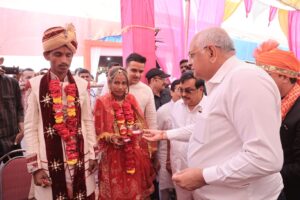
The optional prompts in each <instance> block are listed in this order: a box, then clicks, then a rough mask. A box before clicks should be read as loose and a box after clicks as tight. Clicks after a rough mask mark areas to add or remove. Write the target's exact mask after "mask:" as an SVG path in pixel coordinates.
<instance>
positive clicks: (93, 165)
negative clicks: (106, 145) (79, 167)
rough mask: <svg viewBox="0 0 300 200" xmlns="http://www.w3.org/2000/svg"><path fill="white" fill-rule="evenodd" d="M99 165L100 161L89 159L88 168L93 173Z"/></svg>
mask: <svg viewBox="0 0 300 200" xmlns="http://www.w3.org/2000/svg"><path fill="white" fill-rule="evenodd" d="M97 166H98V163H97V161H96V160H92V159H90V160H89V169H88V170H89V172H90V173H91V174H92V173H94V172H95V171H96V169H97Z"/></svg>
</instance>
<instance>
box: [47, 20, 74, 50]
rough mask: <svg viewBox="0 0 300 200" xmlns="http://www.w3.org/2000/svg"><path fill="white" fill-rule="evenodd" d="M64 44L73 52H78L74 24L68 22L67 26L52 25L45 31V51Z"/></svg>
mask: <svg viewBox="0 0 300 200" xmlns="http://www.w3.org/2000/svg"><path fill="white" fill-rule="evenodd" d="M62 46H67V47H68V48H69V49H70V50H71V51H72V52H73V53H76V50H77V40H76V32H75V27H74V26H73V24H67V26H66V28H63V27H60V26H58V27H52V28H49V29H47V30H46V31H45V32H44V35H43V48H44V52H47V51H52V50H54V49H57V48H59V47H62Z"/></svg>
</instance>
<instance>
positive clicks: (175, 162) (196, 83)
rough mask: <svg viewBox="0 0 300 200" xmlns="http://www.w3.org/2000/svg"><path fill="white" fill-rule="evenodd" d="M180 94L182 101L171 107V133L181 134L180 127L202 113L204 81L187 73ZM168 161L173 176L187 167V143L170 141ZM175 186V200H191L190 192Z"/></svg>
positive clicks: (192, 122) (188, 123)
mask: <svg viewBox="0 0 300 200" xmlns="http://www.w3.org/2000/svg"><path fill="white" fill-rule="evenodd" d="M180 83H181V86H180V92H181V97H182V99H180V100H178V101H177V102H176V103H175V104H174V105H173V107H172V111H171V119H172V128H173V129H174V130H173V131H175V132H176V131H178V134H181V129H180V128H182V127H186V126H189V125H192V124H195V123H196V122H197V121H196V120H197V116H198V115H200V114H201V112H202V107H201V104H202V99H203V94H204V93H205V92H204V91H205V86H204V81H203V80H201V79H196V78H195V76H194V75H193V72H192V71H187V72H185V73H183V74H182V76H181V77H180ZM170 143H171V150H170V161H171V167H172V172H173V174H174V173H176V172H179V171H181V170H183V169H185V168H187V167H188V165H187V151H188V141H179V140H171V141H170ZM174 185H175V189H176V194H177V199H185V200H193V196H192V192H191V191H187V190H184V189H182V188H180V187H179V186H177V185H176V184H174Z"/></svg>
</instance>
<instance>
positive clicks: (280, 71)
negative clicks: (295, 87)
mask: <svg viewBox="0 0 300 200" xmlns="http://www.w3.org/2000/svg"><path fill="white" fill-rule="evenodd" d="M257 66H259V67H261V68H262V69H264V70H266V71H268V72H275V73H278V74H282V75H286V76H287V77H290V78H299V73H298V72H296V71H292V70H288V69H282V68H279V67H276V66H274V65H259V64H258V65H257Z"/></svg>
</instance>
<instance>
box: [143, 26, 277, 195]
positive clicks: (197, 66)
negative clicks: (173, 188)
mask: <svg viewBox="0 0 300 200" xmlns="http://www.w3.org/2000/svg"><path fill="white" fill-rule="evenodd" d="M189 55H190V61H191V63H192V64H193V68H194V73H195V76H196V77H198V78H202V79H204V80H206V81H207V82H206V89H207V93H208V97H207V99H206V100H205V103H204V104H203V111H202V114H201V115H200V116H199V117H198V119H197V123H196V124H195V127H194V131H192V134H190V131H183V132H181V136H180V137H181V139H183V136H182V134H183V133H186V135H185V139H187V138H189V135H191V137H190V141H189V148H188V166H189V168H187V169H185V170H182V171H181V172H178V173H176V174H175V175H173V177H172V178H173V180H174V181H175V182H176V184H177V185H178V186H180V187H182V188H184V189H186V190H191V191H194V192H193V196H194V198H195V199H197V200H198V199H199V200H202V199H210V200H220V199H222V200H232V199H234V200H235V199H238V200H239V199H241V200H275V199H277V198H278V196H279V193H280V191H281V190H282V188H283V184H282V178H281V176H280V173H279V171H280V170H281V168H282V164H283V152H282V147H281V143H280V138H279V135H280V134H279V130H280V124H281V116H280V100H281V99H280V94H279V91H278V89H277V87H276V85H275V83H274V81H273V80H272V79H271V78H270V76H269V75H268V74H267V73H265V72H264V71H263V70H261V69H259V68H257V67H256V66H253V65H250V64H246V63H244V62H241V61H240V60H238V59H237V58H236V56H235V50H234V46H233V42H232V40H231V39H230V37H229V36H228V34H227V33H226V32H225V31H224V30H223V29H221V28H209V29H206V30H204V31H201V32H200V33H198V34H197V35H196V36H195V37H194V38H193V40H192V42H191V45H190V52H189ZM185 130H191V129H185ZM145 132H147V134H145V135H144V137H145V138H148V139H149V140H158V139H166V138H169V139H174V138H176V137H179V136H178V135H179V134H177V133H175V132H173V133H171V132H170V133H168V132H167V133H166V132H164V131H161V132H160V134H157V135H154V134H153V132H152V131H147V130H145Z"/></svg>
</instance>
